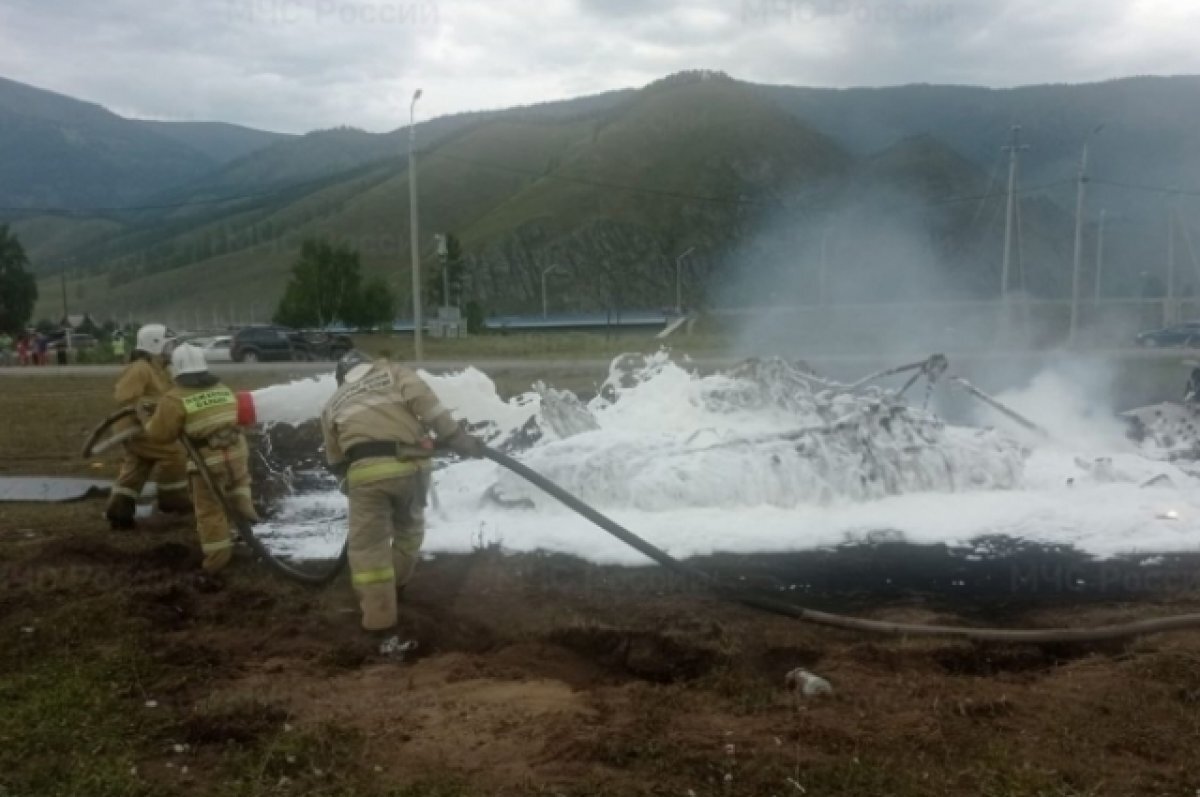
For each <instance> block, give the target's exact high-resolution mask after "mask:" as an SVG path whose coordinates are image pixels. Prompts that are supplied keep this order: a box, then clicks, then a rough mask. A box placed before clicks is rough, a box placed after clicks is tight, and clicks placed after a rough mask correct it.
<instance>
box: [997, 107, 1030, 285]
mask: <svg viewBox="0 0 1200 797" xmlns="http://www.w3.org/2000/svg"><path fill="white" fill-rule="evenodd" d="M1020 138H1021V126H1020V125H1013V126H1012V128H1010V130H1009V139H1008V144H1006V145H1004V146H1002V148H1001V149H1002V150H1004V151H1006V152H1008V203H1007V209H1006V210H1004V260H1003V265H1002V266H1001V272H1000V298H1001V299H1002V300H1003V302H1004V304H1006V305H1007V304H1008V275H1009V270H1010V268H1012V262H1013V217H1014V216H1015V212H1016V161H1018V158H1019V157H1020V152H1021V151H1022V150H1027V149H1028V146H1026V145H1024V144H1020Z"/></svg>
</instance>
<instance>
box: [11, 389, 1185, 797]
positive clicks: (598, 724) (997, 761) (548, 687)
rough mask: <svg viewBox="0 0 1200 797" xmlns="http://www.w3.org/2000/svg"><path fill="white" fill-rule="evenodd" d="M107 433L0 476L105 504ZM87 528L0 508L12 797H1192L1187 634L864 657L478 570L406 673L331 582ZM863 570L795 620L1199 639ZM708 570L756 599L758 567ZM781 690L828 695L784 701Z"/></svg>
mask: <svg viewBox="0 0 1200 797" xmlns="http://www.w3.org/2000/svg"><path fill="white" fill-rule="evenodd" d="M63 387H64V388H66V387H67V386H66V385H64V386H63ZM80 387H81V386H78V385H77V386H76V388H80ZM40 389H42V390H45V386H43V388H40ZM0 402H8V403H7V404H3V405H0V411H9V412H21V413H28V412H29V410H28V409H27V403H26V402H22V401H18V400H14V399H12V398H10V397H0ZM106 409H107V405H106V404H105V403H104V402H103V401H102V400H100V399H99V398H97V397H96V396H89V394H88V393H87V391H84V390H79V389H76V390H74V391H69V396H64V395H61V394H59V393H57V392H56V393H55V395H54V396H52V397H51V396H46V397H45V400H44V403H43V404H42V405H41V406H40V409H39V410H38V413H39V415H40V417H43V418H46V417H48V418H52V419H56V420H62V421H64V422H65V423H66V424H67V425H66V426H64V427H63V428H62V429H58V430H52V431H46V432H44V433H33V432H30V433H29V434H28V435H26V434H25V433H24V432H20V433H19V434H13V430H12V428H11V427H10V429H9V430H8V431H6V432H4V433H3V437H0V440H3V442H4V448H3V449H0V450H2V451H3V454H4V457H3V459H4V461H3V463H0V467H3V468H4V469H5V470H7V471H9V472H18V471H22V472H51V471H52V472H72V473H77V472H79V470H80V466H81V465H82V467H83V468H84V469H85V472H91V471H98V472H103V473H106V474H110V475H111V469H112V463H111V462H107V461H106V462H104V463H102V467H101V468H98V469H93V468H91V467H90V465H89V463H80V462H78V461H77V460H74V459H73V457H74V456H75V451H76V450H77V448H78V443H79V442H80V440H77V439H76V438H77V437H78V436H80V433H81V432H86V429H87V427H89V426H90V424H91V422H92V421H93V419H94V418H96V417H99V416H100V415H102V414H103V412H104V411H105V410H106ZM22 417H23V418H24V419H25V421H30V420H31V419H30V418H29V416H28V415H25V416H22ZM72 424H74V425H72ZM10 454H11V455H13V456H14V457H16V459H12V460H10V459H9V457H10ZM21 457H24V459H21ZM101 507H102V505H101V503H99V502H96V501H83V502H78V503H73V504H56V505H35V504H28V505H22V504H0V707H2V708H0V795H4V796H5V797H9V796H10V795H11V796H12V797H16V796H17V795H20V797H24V796H25V795H35V794H36V795H43V794H60V795H82V794H87V795H151V794H153V795H174V794H179V795H202V794H203V795H207V794H213V795H226V794H237V795H243V794H244V795H266V794H273V795H274V794H305V795H308V794H318V795H350V794H359V795H384V794H393V795H412V796H413V797H415V796H416V795H446V796H449V795H465V794H471V795H476V794H478V795H509V794H512V795H517V794H547V795H549V794H564V795H584V794H611V795H630V794H647V795H650V794H653V795H658V794H662V795H668V794H669V795H688V794H691V793H694V794H696V795H785V794H795V795H801V794H812V795H956V796H957V795H964V794H984V795H1180V797H1184V796H1186V797H1194V795H1195V794H1196V793H1197V790H1198V789H1200V767H1198V766H1197V764H1198V762H1200V752H1197V751H1200V634H1194V633H1193V634H1176V635H1172V636H1162V637H1153V638H1148V639H1143V640H1138V641H1135V642H1132V643H1129V644H1125V645H1119V646H1105V647H1081V646H1073V647H1058V648H1036V647H1025V646H978V645H970V644H961V643H948V642H942V641H929V640H912V639H894V638H873V637H866V636H860V635H855V634H851V633H846V632H838V631H831V630H826V629H820V628H815V627H810V626H805V625H801V624H799V623H797V622H795V621H792V620H788V619H784V618H778V617H772V616H768V615H763V614H758V613H755V612H753V611H751V610H749V609H744V608H740V607H737V606H731V605H726V604H723V603H721V602H718V601H716V600H714V599H712V598H710V597H707V596H705V595H704V594H702V593H700V592H698V591H696V590H694V589H692V588H691V586H690V585H688V584H686V583H679V582H677V581H673V580H670V579H665V578H664V577H663V574H662V572H661V571H658V570H656V569H653V568H645V569H638V570H629V569H613V568H604V567H597V566H592V565H588V564H586V563H583V562H579V561H576V560H572V559H569V558H566V557H560V556H534V555H528V556H505V555H503V554H501V553H500V552H497V551H495V550H480V551H477V552H475V553H474V554H471V555H465V556H439V557H434V558H431V559H430V560H428V561H426V562H424V563H423V564H422V566H421V567H420V569H419V571H418V574H417V576H416V578H415V580H414V583H413V584H412V585H411V586H410V588H409V590H408V591H407V593H406V595H405V600H404V604H403V606H404V608H403V614H402V623H401V628H400V632H401V633H400V636H401V637H402V638H403V639H406V640H415V641H416V642H417V648H416V650H415V651H414V652H412V653H411V654H409V655H408V656H407V657H405V658H404V659H403V660H399V659H396V658H391V657H387V656H384V655H381V654H380V653H379V651H378V647H377V642H376V641H374V640H371V639H369V638H367V637H366V636H365V635H363V634H362V633H361V632H359V631H358V628H357V617H356V613H355V605H354V601H353V596H352V593H351V590H350V587H349V585H348V584H347V583H346V582H345V580H344V579H343V580H341V581H339V582H337V583H335V584H334V585H332V586H330V587H328V588H326V589H324V590H321V591H313V590H310V589H308V588H304V587H300V586H297V585H294V584H291V583H287V582H285V581H282V580H281V579H279V578H278V577H276V576H275V575H273V574H272V573H271V572H270V571H268V570H266V569H265V568H264V567H263V566H261V565H260V564H258V563H255V562H253V561H251V560H250V558H249V557H248V556H244V555H243V556H241V557H240V558H239V560H238V561H237V562H236V564H235V566H234V567H233V568H232V569H231V572H229V574H228V575H227V576H226V577H224V578H222V579H220V580H217V581H211V580H204V579H199V578H197V576H196V569H195V568H196V563H197V560H198V554H197V552H196V545H195V540H194V536H193V532H192V530H191V527H190V525H189V524H188V523H187V522H186V521H185V522H180V521H176V520H171V519H163V518H154V519H152V520H151V521H150V522H147V523H145V524H143V527H142V528H140V529H139V530H138V531H136V532H127V533H113V532H109V531H108V530H107V527H106V525H105V524H104V523H103V521H102V520H101V518H100V511H101ZM597 533H601V532H599V531H597ZM860 556H862V557H866V558H865V559H860V560H850V561H853V562H855V567H861V568H862V570H863V572H864V576H865V577H864V584H863V585H861V586H862V588H859V589H855V588H854V582H853V579H851V578H849V576H847V575H846V573H842V574H841V576H839V578H838V579H835V580H830V581H828V582H826V583H824V586H823V587H822V591H821V593H820V594H819V595H817V596H813V597H814V599H816V600H819V601H820V602H821V603H822V604H823V605H824V606H827V607H828V606H841V607H842V608H848V609H853V610H854V611H855V612H856V613H860V614H864V615H868V616H873V617H878V618H886V619H897V620H899V619H903V620H909V621H929V622H935V621H936V622H970V623H975V624H980V623H983V622H999V623H1003V624H1005V625H1018V624H1020V625H1031V626H1039V625H1050V624H1055V625H1059V624H1061V625H1083V624H1091V623H1101V622H1118V621H1124V620H1129V619H1132V618H1137V617H1146V616H1150V615H1160V614H1168V613H1180V612H1195V611H1200V594H1197V593H1196V592H1194V591H1178V592H1166V591H1149V590H1146V591H1141V592H1139V593H1137V594H1136V595H1133V596H1131V595H1129V594H1127V593H1120V594H1119V595H1118V596H1116V597H1112V596H1109V597H1106V596H1104V595H1088V596H1080V595H1079V594H1077V593H1076V592H1073V591H1071V590H1069V589H1066V588H1062V589H1057V590H1051V589H1048V588H1043V589H1042V590H1040V591H1039V592H1037V593H1036V594H1034V595H1022V596H1020V598H1021V599H1020V600H1013V599H1007V598H1005V597H1004V596H1002V595H999V594H997V593H996V592H995V591H994V590H993V591H987V590H983V589H981V590H979V591H977V592H972V593H970V594H963V592H962V591H961V590H957V589H951V588H949V587H946V588H938V587H937V585H936V584H933V585H932V586H931V585H930V584H927V583H922V584H915V583H914V584H912V585H908V586H906V588H905V589H902V590H895V591H893V592H889V593H886V594H885V593H881V592H880V591H879V590H877V589H870V588H868V587H869V585H868V584H867V582H868V581H869V582H870V583H876V581H877V577H878V576H879V575H880V573H881V572H882V571H883V570H885V569H886V568H887V567H891V566H892V565H891V564H889V563H888V560H886V559H880V558H876V560H875V564H874V569H873V570H872V569H870V565H871V560H870V557H869V556H868V555H867V554H860ZM702 564H703V566H705V567H710V568H719V569H722V570H724V571H726V572H729V573H733V572H739V571H743V570H744V571H745V572H748V573H751V574H752V575H754V571H755V568H757V569H758V571H759V572H758V574H757V575H756V576H754V577H755V578H761V579H764V582H763V583H766V581H765V579H767V578H768V576H767V575H763V574H762V571H763V570H764V569H766V570H769V568H766V567H765V566H764V565H763V564H762V563H761V562H759V563H755V562H752V561H743V560H729V561H718V560H711V561H708V562H704V563H702ZM825 569H826V570H827V571H830V572H832V571H833V570H835V569H836V563H827V564H826V566H825ZM843 569H844V568H843ZM775 575H776V576H778V574H775ZM851 575H852V573H851ZM866 576H869V578H866ZM1011 597H1012V596H1009V598H1011ZM795 667H806V668H808V669H811V670H812V671H814V672H816V673H818V674H819V675H821V676H823V677H825V678H827V679H828V680H829V681H830V682H831V683H832V684H833V687H834V690H835V694H834V695H833V696H832V697H828V698H820V699H811V700H805V699H802V698H800V697H798V696H797V695H795V694H793V693H791V692H789V691H788V690H787V689H786V687H785V683H784V677H785V675H786V673H787V672H788V671H790V670H791V669H793V668H795Z"/></svg>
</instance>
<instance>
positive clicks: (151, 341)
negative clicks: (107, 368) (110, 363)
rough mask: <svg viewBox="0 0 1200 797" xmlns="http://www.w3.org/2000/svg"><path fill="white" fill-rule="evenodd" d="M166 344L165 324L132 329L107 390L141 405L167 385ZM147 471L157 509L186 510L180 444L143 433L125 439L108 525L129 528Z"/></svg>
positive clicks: (120, 400)
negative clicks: (133, 336) (129, 348)
mask: <svg viewBox="0 0 1200 797" xmlns="http://www.w3.org/2000/svg"><path fill="white" fill-rule="evenodd" d="M170 343H171V338H170V336H169V335H168V333H167V328H166V327H164V326H163V325H162V324H147V325H146V326H144V327H142V328H141V329H139V330H138V333H137V344H136V346H135V348H134V350H133V354H132V355H130V361H129V365H127V366H126V367H125V370H124V371H122V372H121V376H120V377H119V378H118V379H117V386H116V389H115V390H114V391H113V397H114V398H115V399H116V401H117V404H118V405H119V406H121V407H135V408H138V407H142V408H145V407H146V406H147V405H153V404H154V403H155V402H157V401H158V400H159V398H161V397H162V395H163V394H164V393H166V392H167V391H168V390H169V389H170V388H171V378H170V376H168V375H167V371H166V362H165V357H166V356H167V355H166V349H167V347H168V346H169V345H170ZM133 423H135V422H134V421H133V419H129V420H127V421H125V425H126V427H128V426H130V425H132V424H133ZM151 472H154V475H155V480H156V481H157V483H158V508H159V510H161V511H163V512H172V513H177V514H186V513H188V512H190V511H191V510H192V505H191V502H190V501H189V500H188V494H187V486H188V484H187V455H186V454H185V453H184V450H183V447H182V446H181V445H179V443H178V442H176V441H175V440H174V439H171V440H169V441H166V442H163V443H152V442H150V441H149V440H146V439H144V438H134V439H132V440H127V441H126V442H125V458H124V459H123V460H122V461H121V470H120V473H118V474H117V479H116V481H115V482H113V486H112V493H111V494H110V495H109V499H108V506H107V507H105V510H104V516H105V517H106V518H107V519H108V523H109V525H110V526H111V527H112V528H113V529H114V530H117V529H132V528H133V527H134V520H133V513H134V510H135V509H136V506H137V499H138V496H139V495H141V493H142V488H143V487H144V486H145V485H146V481H147V479H149V478H150V474H151Z"/></svg>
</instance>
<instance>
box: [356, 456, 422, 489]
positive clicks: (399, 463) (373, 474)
mask: <svg viewBox="0 0 1200 797" xmlns="http://www.w3.org/2000/svg"><path fill="white" fill-rule="evenodd" d="M417 470H418V468H417V465H416V463H415V462H408V461H406V460H400V459H391V460H384V461H382V462H367V463H361V464H359V463H356V464H354V465H351V466H350V475H349V476H348V478H347V480H348V481H349V483H350V486H351V487H355V486H357V485H359V484H366V483H368V482H377V481H381V480H382V479H394V478H396V477H397V476H411V475H412V474H414V473H416V472H417Z"/></svg>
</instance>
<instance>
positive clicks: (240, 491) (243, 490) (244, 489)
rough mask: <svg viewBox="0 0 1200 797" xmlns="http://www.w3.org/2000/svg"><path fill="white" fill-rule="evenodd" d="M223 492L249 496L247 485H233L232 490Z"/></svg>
mask: <svg viewBox="0 0 1200 797" xmlns="http://www.w3.org/2000/svg"><path fill="white" fill-rule="evenodd" d="M225 494H226V495H244V496H246V497H247V498H249V497H250V488H249V487H234V488H233V489H232V490H227V491H226V492H225Z"/></svg>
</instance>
